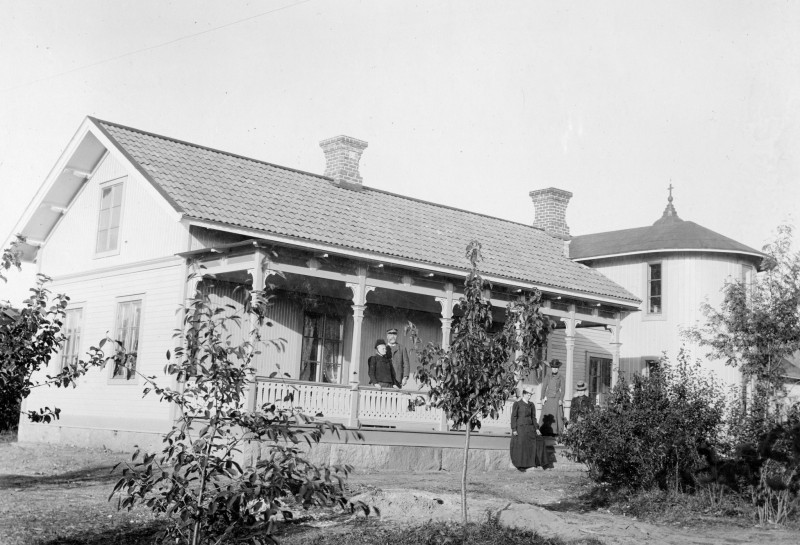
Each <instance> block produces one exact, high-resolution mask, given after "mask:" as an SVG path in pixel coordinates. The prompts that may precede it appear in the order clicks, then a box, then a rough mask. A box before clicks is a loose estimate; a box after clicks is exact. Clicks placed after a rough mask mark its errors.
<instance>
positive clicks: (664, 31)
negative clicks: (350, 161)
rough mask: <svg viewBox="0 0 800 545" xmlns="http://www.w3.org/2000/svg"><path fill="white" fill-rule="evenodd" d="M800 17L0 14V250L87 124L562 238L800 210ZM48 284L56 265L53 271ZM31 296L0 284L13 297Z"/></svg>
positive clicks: (660, 9)
mask: <svg viewBox="0 0 800 545" xmlns="http://www.w3.org/2000/svg"><path fill="white" fill-rule="evenodd" d="M798 29H800V2H774V1H773V2H770V1H757V2H756V1H753V2H749V1H731V0H720V1H713V2H712V1H706V2H702V1H700V2H698V1H696V0H691V1H685V2H680V1H663V2H641V1H639V0H632V1H629V2H622V1H602V2H598V1H586V2H552V1H530V0H525V1H519V2H512V1H504V2H486V1H484V2H470V1H464V0H458V1H453V2H436V1H430V2H417V3H412V2H409V1H403V2H400V1H398V2H391V1H381V2H374V1H367V0H365V1H355V0H354V1H326V0H306V1H301V2H293V1H292V0H268V1H263V2H255V1H250V2H234V1H226V2H224V3H223V2H208V1H196V0H193V1H163V0H130V1H116V2H108V1H107V0H96V1H88V0H86V1H83V0H80V1H75V0H72V1H63V2H50V1H48V2H44V1H31V0H25V1H22V0H19V1H9V0H0V199H1V200H0V212H1V213H0V235H2V236H0V239H5V238H6V237H7V236H8V235H10V234H11V233H12V231H13V230H14V226H15V224H16V222H17V220H18V219H19V217H20V215H21V214H22V211H23V210H24V208H25V206H26V205H27V204H28V202H29V201H30V199H31V197H32V196H33V194H34V193H35V191H36V189H37V188H38V186H39V185H40V184H41V183H42V181H43V180H44V178H45V177H46V175H47V173H48V172H49V170H50V169H51V168H52V166H53V164H54V163H55V162H56V160H57V159H58V157H59V155H60V153H61V151H62V150H63V148H64V146H66V144H67V142H68V141H69V139H70V138H71V137H72V135H73V133H74V132H75V130H76V129H77V127H78V125H79V124H80V122H81V120H82V119H83V118H84V117H85V116H86V115H92V116H96V117H99V118H100V119H105V120H109V121H114V122H117V123H121V124H125V125H129V126H133V127H136V128H139V129H143V130H147V131H151V132H155V133H160V134H164V135H167V136H172V137H175V138H179V139H183V140H188V141H191V142H195V143H198V144H203V145H207V146H211V147H215V148H219V149H222V150H226V151H232V152H235V153H239V154H242V155H246V156H252V157H255V158H258V159H263V160H266V161H269V162H272V163H277V164H282V165H286V166H290V167H293V168H298V169H301V170H307V171H310V172H317V173H321V172H322V171H323V170H324V158H323V154H322V151H321V150H320V149H319V146H318V142H319V141H320V140H323V139H325V138H328V137H330V136H334V135H337V134H348V135H350V136H354V137H356V138H360V139H362V140H367V141H368V142H369V148H368V149H367V150H366V151H365V153H364V155H363V157H362V167H361V172H362V175H363V177H364V183H365V184H366V185H369V186H372V187H376V188H380V189H385V190H389V191H394V192H398V193H403V194H406V195H409V196H412V197H416V198H420V199H425V200H430V201H434V202H439V203H443V204H447V205H450V206H455V207H459V208H464V209H468V210H473V211H476V212H481V213H485V214H490V215H493V216H499V217H503V218H506V219H510V220H513V221H518V222H522V223H531V222H532V220H533V205H532V203H531V201H530V198H529V197H528V192H529V191H531V190H533V189H538V188H542V187H549V186H556V187H560V188H563V189H567V190H569V191H572V192H573V193H574V197H573V199H572V201H571V203H570V205H569V208H568V211H567V222H568V224H569V226H570V228H571V231H572V234H585V233H593V232H600V231H608V230H614V229H623V228H629V227H640V226H644V225H649V224H651V223H653V221H655V220H656V219H657V218H658V217H660V215H661V212H662V211H663V209H664V206H665V205H666V196H667V192H666V188H667V186H668V185H669V184H670V183H672V184H673V186H674V187H675V192H674V195H675V206H676V208H677V211H678V214H679V215H680V216H681V217H682V218H683V219H687V220H692V221H695V222H697V223H700V224H701V225H704V226H705V227H708V228H710V229H713V230H715V231H718V232H719V233H722V234H724V235H726V236H729V237H731V238H734V239H736V240H738V241H740V242H742V243H744V244H748V245H750V246H753V247H755V248H760V247H761V246H762V245H763V244H764V243H765V242H766V241H767V240H768V239H769V238H770V237H771V234H772V232H773V230H774V229H775V227H776V226H777V225H778V224H779V223H783V222H792V223H796V222H797V219H798V213H800V32H798ZM45 272H46V271H45ZM19 284H20V282H18V281H15V282H13V283H11V284H10V285H9V286H3V285H2V284H0V299H9V298H10V299H12V300H15V299H18V296H17V293H18V292H16V291H14V290H16V289H18V286H19Z"/></svg>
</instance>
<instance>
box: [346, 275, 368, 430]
mask: <svg viewBox="0 0 800 545" xmlns="http://www.w3.org/2000/svg"><path fill="white" fill-rule="evenodd" d="M357 274H358V282H347V287H348V288H350V291H351V292H353V344H352V346H351V348H350V368H351V369H350V417H349V419H348V421H347V425H348V426H349V427H351V428H357V427H358V401H359V399H358V398H359V395H360V394H359V385H360V383H361V379H360V368H361V324H362V323H363V322H364V310H365V309H366V307H367V294H368V293H369V292H371V291H372V290H374V289H375V287H374V286H367V268H366V267H359V268H358V270H357Z"/></svg>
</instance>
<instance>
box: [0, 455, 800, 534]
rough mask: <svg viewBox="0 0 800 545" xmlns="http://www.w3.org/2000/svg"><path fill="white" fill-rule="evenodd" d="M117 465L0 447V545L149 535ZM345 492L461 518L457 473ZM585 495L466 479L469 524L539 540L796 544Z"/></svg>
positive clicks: (535, 480) (548, 476)
mask: <svg viewBox="0 0 800 545" xmlns="http://www.w3.org/2000/svg"><path fill="white" fill-rule="evenodd" d="M123 459H129V455H126V454H120V453H112V452H109V451H103V450H90V449H81V448H75V447H66V446H60V445H59V446H54V445H31V444H17V443H13V442H5V443H4V442H0V544H3V545H20V544H26V545H27V544H42V543H73V544H85V543H93V544H94V543H98V544H99V543H112V542H116V541H118V539H117V537H118V536H119V535H121V534H123V533H127V534H128V535H129V536H130V534H131V532H132V531H133V532H135V531H137V530H141V529H147V528H152V523H153V520H154V519H153V515H152V514H151V513H150V512H148V511H146V510H141V509H135V510H133V511H131V512H128V511H117V510H116V503H115V502H113V503H109V502H108V495H109V493H110V491H111V489H112V488H113V485H114V482H115V481H116V479H117V477H116V476H114V475H112V474H111V473H110V468H111V467H112V466H113V465H114V464H115V463H117V462H119V461H121V460H123ZM348 488H349V491H350V494H351V495H353V496H356V497H359V498H360V499H362V500H363V501H365V502H367V503H368V504H370V505H375V506H377V507H378V508H379V509H380V510H381V514H382V516H381V519H382V520H383V521H386V522H388V523H392V524H398V525H403V524H409V523H411V524H421V523H423V522H425V521H426V520H451V521H458V520H460V517H461V506H460V496H459V492H460V475H458V474H453V473H447V472H414V473H403V474H402V475H400V474H398V473H396V472H386V471H383V472H373V473H355V474H353V475H351V478H350V479H349V481H348ZM589 488H590V483H589V482H588V480H587V479H586V477H585V476H584V475H583V473H582V472H580V471H577V470H575V469H572V470H565V471H548V472H544V471H541V470H536V471H529V472H528V473H523V474H521V473H518V472H516V471H496V472H490V473H475V474H472V475H470V485H469V498H470V503H469V508H470V518H471V519H472V520H481V519H482V518H485V517H486V514H487V513H491V514H493V515H496V516H498V517H499V519H500V521H501V522H502V523H504V524H508V525H512V526H519V527H526V528H531V529H534V530H536V531H537V532H539V533H541V534H543V535H548V536H550V535H557V536H560V537H562V538H565V539H568V540H580V539H581V538H583V539H585V538H588V537H592V538H596V539H599V540H601V541H603V542H604V543H607V544H609V545H614V544H619V545H632V544H640V543H644V544H665V545H679V544H680V545H683V544H698V545H710V544H723V543H725V544H727V543H732V544H761V543H763V544H769V545H790V544H791V545H798V544H800V537H798V536H797V535H796V534H795V533H794V532H789V531H786V530H781V529H764V528H754V527H752V526H748V525H746V524H740V525H738V526H736V525H734V524H735V522H733V523H731V521H729V520H728V521H725V524H727V525H724V524H721V523H720V521H719V519H716V520H713V519H709V522H708V524H703V525H699V526H698V525H693V526H691V527H680V526H675V525H660V524H658V525H656V524H649V523H645V522H642V521H638V520H636V519H633V518H630V517H625V516H620V515H614V514H611V513H610V512H608V511H605V510H587V509H586V508H585V506H580V505H579V504H578V503H577V502H575V501H574V498H577V497H579V496H580V495H582V494H584V493H585V492H587V491H588V490H589ZM340 520H341V519H340ZM87 536H92V539H90V540H87ZM145 537H146V536H143V537H142V538H141V540H137V539H136V536H135V535H134V536H133V537H130V541H126V543H139V542H142V543H144V542H146V541H145Z"/></svg>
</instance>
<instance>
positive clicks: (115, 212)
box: [109, 206, 122, 227]
mask: <svg viewBox="0 0 800 545" xmlns="http://www.w3.org/2000/svg"><path fill="white" fill-rule="evenodd" d="M110 214H111V219H110V221H109V226H110V227H119V217H120V215H121V214H122V207H121V206H115V207H113V208H111V210H110Z"/></svg>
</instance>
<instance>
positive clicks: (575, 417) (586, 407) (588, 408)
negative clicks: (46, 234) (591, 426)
mask: <svg viewBox="0 0 800 545" xmlns="http://www.w3.org/2000/svg"><path fill="white" fill-rule="evenodd" d="M586 394H587V390H586V383H585V382H583V381H582V380H581V381H578V383H577V384H576V385H575V394H574V395H573V396H572V405H571V406H570V410H569V423H570V424H574V423H575V422H579V421H580V420H582V419H583V418H584V417H585V416H586V415H587V414H589V413H590V412H592V410H593V409H594V405H592V401H591V400H590V399H589V396H588V395H586Z"/></svg>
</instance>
